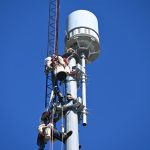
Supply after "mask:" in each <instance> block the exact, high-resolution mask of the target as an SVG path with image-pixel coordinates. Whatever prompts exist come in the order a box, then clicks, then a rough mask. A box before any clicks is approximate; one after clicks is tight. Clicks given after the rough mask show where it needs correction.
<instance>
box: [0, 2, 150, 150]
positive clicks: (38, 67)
mask: <svg viewBox="0 0 150 150" xmlns="http://www.w3.org/2000/svg"><path fill="white" fill-rule="evenodd" d="M76 9H87V10H90V11H92V12H93V13H95V14H96V16H97V17H98V20H99V27H100V36H101V50H102V51H101V56H100V57H99V59H97V60H96V61H95V62H94V63H92V64H90V65H88V66H87V73H88V75H89V78H88V86H87V88H88V89H87V91H88V92H87V97H88V99H87V103H88V108H89V118H88V126H87V127H86V128H84V127H82V126H81V127H80V143H81V144H82V149H83V150H150V1H149V0H61V13H60V32H59V35H60V39H59V48H60V49H59V50H60V52H61V53H63V49H64V33H65V32H64V30H65V22H66V18H67V16H68V14H69V13H70V12H72V11H74V10H76ZM47 18H48V0H1V1H0V70H1V73H0V118H1V121H0V149H1V150H10V149H11V150H36V149H37V146H36V136H37V126H38V123H39V117H40V115H41V112H42V111H43V110H44V94H45V76H44V65H43V60H44V58H45V57H46V48H47ZM58 143H59V142H57V143H56V144H55V145H54V147H55V148H54V149H57V150H59V149H60V144H58Z"/></svg>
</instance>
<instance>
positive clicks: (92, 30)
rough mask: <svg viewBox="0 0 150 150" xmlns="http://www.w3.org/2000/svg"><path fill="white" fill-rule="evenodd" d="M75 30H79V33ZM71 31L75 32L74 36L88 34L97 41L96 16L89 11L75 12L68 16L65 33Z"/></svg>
mask: <svg viewBox="0 0 150 150" xmlns="http://www.w3.org/2000/svg"><path fill="white" fill-rule="evenodd" d="M74 29H75V30H74ZM77 29H80V31H77ZM88 29H89V30H88ZM72 30H74V32H75V33H74V34H80V33H85V34H90V35H92V36H94V37H95V38H96V39H97V40H98V41H99V37H98V34H99V30H98V20H97V18H96V16H95V15H94V14H93V13H91V12H90V11H87V10H77V11H74V12H72V13H71V14H70V15H69V16H68V26H67V32H70V31H72ZM72 35H73V33H72ZM70 36H71V35H70Z"/></svg>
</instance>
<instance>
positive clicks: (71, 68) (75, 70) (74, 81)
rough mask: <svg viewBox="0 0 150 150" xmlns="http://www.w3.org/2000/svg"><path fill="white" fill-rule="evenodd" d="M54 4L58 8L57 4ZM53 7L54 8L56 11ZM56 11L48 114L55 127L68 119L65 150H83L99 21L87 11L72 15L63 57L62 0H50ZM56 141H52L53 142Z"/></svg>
mask: <svg viewBox="0 0 150 150" xmlns="http://www.w3.org/2000/svg"><path fill="white" fill-rule="evenodd" d="M54 2H55V5H53V3H54ZM51 5H52V6H54V8H53V9H52V6H51ZM51 9H52V10H51ZM54 10H55V13H52V14H54V15H53V17H52V15H51V14H50V15H49V23H52V22H50V20H52V21H54V24H53V23H52V24H51V25H50V26H49V28H52V25H54V26H53V29H54V30H52V31H53V32H54V34H51V36H52V35H53V36H54V37H52V39H55V40H52V43H51V46H52V47H53V48H52V49H53V54H51V55H49V54H50V52H48V55H47V56H48V57H47V58H46V59H45V67H46V71H45V72H46V80H47V82H46V98H45V109H46V111H45V112H49V114H48V115H49V116H48V117H49V121H50V122H54V119H55V120H56V121H55V125H56V122H57V121H58V120H60V119H63V118H64V119H65V126H63V124H62V126H63V128H62V133H68V132H69V131H72V134H71V136H69V137H68V138H66V141H64V144H65V150H79V149H80V146H79V133H78V125H79V123H80V122H81V121H82V124H83V126H86V125H87V106H86V80H87V76H86V68H85V66H86V64H88V63H91V62H93V61H94V60H96V59H97V57H98V55H99V53H100V48H99V45H100V44H99V30H98V20H97V18H96V16H95V15H94V14H93V13H92V12H90V11H87V10H76V11H74V12H72V13H71V14H70V15H69V16H68V19H67V26H66V36H65V53H64V55H63V56H59V55H58V22H59V20H58V18H59V0H56V1H52V0H50V11H54ZM51 17H52V18H51ZM49 31H50V29H49ZM48 34H50V32H49V33H48ZM49 39H50V38H49ZM56 40H57V41H56ZM49 42H50V40H49ZM53 42H54V43H53ZM53 44H54V45H55V46H53ZM48 50H50V49H48ZM50 81H51V84H50ZM58 83H59V84H60V86H62V85H64V87H65V92H64V93H63V94H64V95H62V94H61V91H60V90H59V88H58ZM79 84H81V86H82V89H81V91H82V92H81V93H82V96H81V97H78V92H77V89H78V87H79ZM45 112H44V113H45ZM44 130H46V129H44ZM48 133H49V132H48ZM48 133H47V134H48ZM53 133H54V132H52V134H53ZM49 136H50V135H49ZM49 136H47V137H49ZM43 137H45V136H43ZM53 140H54V139H52V140H51V141H52V142H53ZM62 141H63V140H62Z"/></svg>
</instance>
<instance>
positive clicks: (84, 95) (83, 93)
mask: <svg viewBox="0 0 150 150" xmlns="http://www.w3.org/2000/svg"><path fill="white" fill-rule="evenodd" d="M81 64H82V101H83V102H82V103H83V105H84V106H85V107H84V108H83V122H82V124H83V126H86V125H87V112H86V74H85V55H84V54H82V55H81Z"/></svg>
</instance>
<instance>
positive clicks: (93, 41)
mask: <svg viewBox="0 0 150 150" xmlns="http://www.w3.org/2000/svg"><path fill="white" fill-rule="evenodd" d="M66 33H67V34H66V41H65V42H66V52H67V49H69V48H73V49H75V50H78V51H77V52H78V54H81V53H83V51H84V53H85V56H86V60H87V61H88V62H91V61H93V60H95V59H96V58H97V56H98V54H99V29H98V20H97V18H96V16H95V15H94V14H93V13H91V12H90V11H87V10H77V11H74V12H72V13H71V14H70V15H69V16H68V20H67V28H66Z"/></svg>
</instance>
